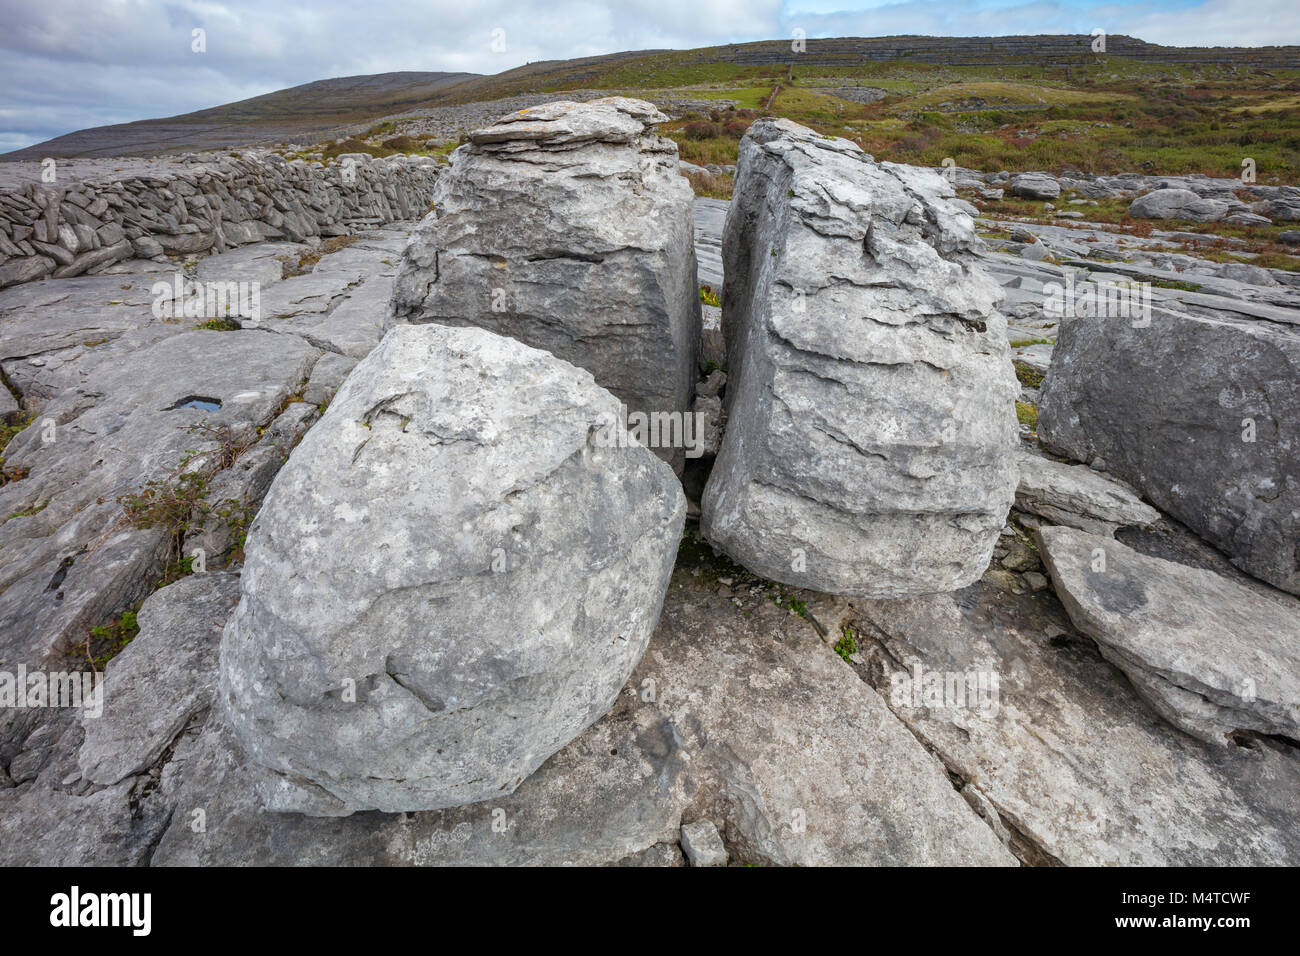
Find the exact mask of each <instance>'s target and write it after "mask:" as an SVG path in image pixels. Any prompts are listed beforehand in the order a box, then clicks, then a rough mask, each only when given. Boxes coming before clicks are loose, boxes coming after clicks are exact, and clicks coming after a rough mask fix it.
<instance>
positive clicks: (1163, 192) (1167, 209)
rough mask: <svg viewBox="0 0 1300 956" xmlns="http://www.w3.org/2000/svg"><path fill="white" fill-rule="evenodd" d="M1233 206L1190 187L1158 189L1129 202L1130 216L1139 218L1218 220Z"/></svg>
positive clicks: (1194, 220)
mask: <svg viewBox="0 0 1300 956" xmlns="http://www.w3.org/2000/svg"><path fill="white" fill-rule="evenodd" d="M1230 208H1231V207H1230V206H1229V204H1228V203H1226V202H1224V201H1222V200H1218V199H1202V198H1201V197H1200V196H1198V195H1197V194H1196V193H1194V192H1192V191H1191V190H1190V189H1157V190H1155V191H1153V192H1149V193H1147V194H1146V195H1144V196H1139V197H1138V198H1137V199H1134V200H1133V202H1132V203H1130V204H1129V207H1128V212H1129V215H1130V216H1134V217H1136V218H1138V219H1189V220H1191V221H1193V222H1218V221H1219V220H1220V219H1222V218H1223V217H1224V216H1226V215H1227V214H1228V210H1229V209H1230Z"/></svg>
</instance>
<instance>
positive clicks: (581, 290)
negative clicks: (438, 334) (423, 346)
mask: <svg viewBox="0 0 1300 956" xmlns="http://www.w3.org/2000/svg"><path fill="white" fill-rule="evenodd" d="M665 120H667V117H666V116H664V115H663V114H662V113H660V112H659V111H658V110H657V109H656V108H655V107H654V106H652V105H651V104H649V103H645V102H642V101H640V100H632V99H625V98H622V97H611V98H608V99H601V100H594V101H591V102H587V103H571V102H558V103H550V104H547V105H545V106H540V107H535V108H532V109H526V110H520V111H519V112H518V113H513V114H511V115H509V116H505V117H502V118H501V119H500V120H498V121H497V122H496V123H495V124H494V125H492V126H489V127H487V128H486V129H480V130H477V131H475V132H474V133H471V134H470V142H469V143H468V144H467V145H466V146H463V147H462V148H460V149H458V150H456V151H455V152H454V153H453V154H452V156H451V167H450V169H449V170H448V171H447V172H445V173H444V174H443V176H442V178H441V179H440V180H439V183H438V187H437V191H436V195H435V198H434V211H433V213H432V214H430V215H429V216H428V217H426V218H425V220H424V221H423V222H422V223H421V225H420V228H419V230H418V231H417V232H416V234H415V235H414V236H413V237H412V240H411V243H410V245H409V246H408V247H407V250H406V253H405V256H404V258H403V261H402V265H401V268H400V270H399V272H398V276H397V283H396V286H395V288H394V291H393V298H392V306H391V312H392V314H391V315H390V317H389V325H392V324H397V323H403V322H411V323H420V322H436V323H439V324H442V325H455V326H461V325H475V326H479V327H481V328H485V329H490V330H492V331H493V332H498V333H500V334H502V335H509V336H511V337H512V338H516V339H518V340H519V341H521V342H524V343H526V344H528V345H531V346H533V347H535V348H540V349H545V350H547V351H548V352H551V353H552V354H554V355H556V356H558V357H559V358H562V359H564V360H565V361H568V362H572V363H573V364H574V365H577V366H579V367H581V368H585V369H587V370H588V371H590V372H591V373H592V374H593V375H595V377H596V381H597V382H598V383H599V384H600V385H602V386H604V387H605V388H608V389H609V390H610V391H611V392H613V393H614V394H615V395H616V396H618V398H619V399H621V400H622V401H623V402H624V403H625V404H626V405H627V407H628V409H629V412H631V413H636V412H643V413H646V414H650V413H656V412H657V413H661V414H668V413H683V412H688V411H689V410H690V406H691V393H692V388H693V386H694V383H695V374H696V372H695V361H696V353H697V351H698V348H699V336H700V303H699V290H698V287H697V285H696V268H695V248H694V233H693V227H692V198H693V197H692V193H691V188H690V185H689V184H688V183H687V181H686V180H685V179H684V178H682V177H681V176H680V175H679V174H678V162H677V146H676V144H674V143H673V142H672V141H671V140H668V139H664V138H661V137H659V136H656V135H655V134H654V132H653V129H652V125H653V124H654V123H659V122H664V121H665ZM663 444H665V445H666V444H668V443H667V442H664V443H663ZM682 444H683V442H681V441H678V442H677V443H676V447H658V448H657V449H656V450H657V451H658V452H659V453H660V454H661V456H662V457H663V458H665V460H668V461H671V462H673V463H674V464H675V465H680V464H681V462H682V459H683V457H684V456H683V451H682V447H681V446H682Z"/></svg>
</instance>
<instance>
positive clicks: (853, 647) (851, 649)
mask: <svg viewBox="0 0 1300 956" xmlns="http://www.w3.org/2000/svg"><path fill="white" fill-rule="evenodd" d="M857 652H858V638H857V634H856V633H855V632H854V630H853V625H851V624H845V625H844V627H843V628H842V629H841V631H840V639H839V640H838V641H836V643H835V653H836V654H838V655H840V657H842V658H844V660H845V662H846V663H849V664H851V663H853V661H852V660H851V658H852V657H853V655H854V654H856V653H857Z"/></svg>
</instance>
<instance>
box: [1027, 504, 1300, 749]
mask: <svg viewBox="0 0 1300 956" xmlns="http://www.w3.org/2000/svg"><path fill="white" fill-rule="evenodd" d="M1037 536H1038V541H1039V544H1040V547H1041V549H1042V552H1043V560H1044V562H1045V563H1046V564H1047V568H1048V570H1049V571H1050V572H1051V576H1052V581H1053V583H1054V584H1055V586H1056V593H1057V594H1058V595H1059V596H1060V598H1061V601H1062V603H1063V604H1064V605H1065V608H1066V610H1067V611H1068V612H1069V614H1070V620H1071V621H1073V622H1074V624H1075V626H1076V627H1078V628H1079V630H1080V631H1082V632H1083V633H1085V634H1087V635H1088V636H1089V637H1091V638H1093V640H1095V641H1096V642H1097V644H1098V646H1099V647H1100V648H1101V652H1102V654H1103V656H1105V657H1106V659H1107V660H1109V661H1111V662H1112V663H1113V664H1115V666H1116V667H1119V668H1120V669H1121V670H1123V671H1124V672H1125V673H1126V674H1128V675H1129V678H1130V680H1132V681H1133V685H1134V687H1136V688H1137V690H1138V692H1139V693H1141V694H1142V696H1143V697H1145V698H1146V699H1147V700H1148V701H1149V702H1150V703H1151V705H1152V707H1153V708H1154V709H1155V710H1156V711H1157V713H1159V714H1161V715H1162V716H1163V717H1165V718H1166V719H1167V720H1169V721H1170V723H1172V724H1174V725H1175V726H1177V727H1180V728H1182V729H1183V730H1186V731H1187V732H1188V733H1190V734H1192V735H1193V736H1196V737H1199V738H1201V739H1202V740H1205V741H1208V742H1210V743H1215V744H1219V745H1222V746H1231V743H1230V741H1229V740H1228V735H1230V734H1231V733H1233V732H1234V731H1242V730H1248V731H1256V732H1258V733H1262V734H1278V735H1281V736H1284V737H1288V738H1290V739H1292V740H1295V739H1300V642H1298V641H1297V638H1298V637H1300V600H1296V599H1295V598H1292V597H1290V596H1288V595H1281V594H1279V595H1278V596H1277V598H1276V599H1270V598H1268V597H1265V596H1262V595H1260V594H1258V593H1256V592H1253V591H1250V590H1247V589H1246V588H1244V587H1242V586H1241V585H1239V584H1237V583H1235V582H1233V581H1230V580H1229V579H1227V578H1224V577H1221V576H1219V575H1217V574H1215V573H1214V572H1212V571H1205V570H1202V569H1200V568H1192V567H1186V566H1184V565H1182V564H1178V563H1175V562H1173V561H1165V560H1163V559H1161V558H1156V557H1151V556H1148V555H1145V554H1141V553H1140V552H1138V551H1134V550H1133V549H1132V548H1129V547H1127V546H1126V545H1123V544H1121V543H1120V542H1118V541H1109V540H1107V539H1105V538H1100V537H1098V536H1096V535H1091V534H1088V533H1086V532H1083V531H1078V530H1074V529H1070V528H1056V527H1047V528H1040V529H1039V530H1038V532H1037Z"/></svg>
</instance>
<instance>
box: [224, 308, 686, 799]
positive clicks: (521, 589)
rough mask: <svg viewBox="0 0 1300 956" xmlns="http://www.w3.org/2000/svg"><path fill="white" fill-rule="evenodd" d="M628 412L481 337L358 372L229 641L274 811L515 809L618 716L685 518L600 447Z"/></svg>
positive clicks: (266, 535)
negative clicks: (507, 804)
mask: <svg viewBox="0 0 1300 956" xmlns="http://www.w3.org/2000/svg"><path fill="white" fill-rule="evenodd" d="M617 406H618V401H617V399H615V398H614V397H613V396H612V395H610V394H609V393H608V392H606V391H605V390H604V389H602V388H600V387H599V386H597V385H596V384H595V382H594V381H593V380H592V377H591V375H590V374H589V373H587V372H584V371H582V370H580V369H576V368H574V367H573V366H571V365H569V364H568V363H566V362H562V361H560V360H558V359H556V358H554V357H553V356H551V355H548V354H546V353H544V352H541V351H538V350H536V349H532V348H529V347H527V346H525V345H522V344H521V343H519V342H516V341H514V340H512V339H509V338H505V337H502V336H498V335H494V334H492V333H490V332H486V331H484V330H481V329H452V328H447V327H444V326H403V327H400V328H396V329H393V330H392V331H390V332H389V333H388V334H387V335H386V336H385V338H384V339H383V341H382V342H381V343H380V345H379V346H378V347H377V348H376V349H375V351H374V352H372V353H371V354H370V355H369V356H368V357H367V358H366V359H365V360H363V361H362V362H361V363H360V364H359V365H358V366H357V367H356V369H355V370H354V371H353V373H352V375H351V376H349V378H348V379H347V381H346V382H345V383H344V385H343V387H342V388H341V389H340V390H339V392H338V394H337V395H336V397H335V399H334V401H333V402H332V403H331V405H330V407H329V410H328V412H327V413H326V414H325V416H324V417H323V418H322V419H321V421H320V422H319V423H318V424H317V425H316V427H314V428H313V429H312V430H311V431H310V432H309V433H308V434H307V437H306V438H305V439H304V440H303V442H302V444H301V445H299V447H298V448H297V449H296V450H295V451H294V453H293V455H292V456H291V458H290V460H289V462H288V463H287V464H286V465H285V466H284V468H283V469H282V470H281V472H280V474H279V475H278V476H277V477H276V480H275V483H274V484H273V485H272V487H271V490H270V492H269V493H268V495H267V499H266V502H265V504H264V506H263V508H262V510H261V512H260V513H259V514H258V517H257V519H256V521H255V522H254V524H253V526H252V528H251V529H250V533H249V538H248V544H247V548H246V554H247V562H246V564H245V566H244V572H243V577H242V586H243V595H242V599H241V601H240V604H239V607H238V609H237V611H236V613H235V616H234V618H233V619H232V620H231V622H230V623H229V624H228V625H227V627H226V630H225V634H224V637H223V641H222V648H221V677H220V680H221V685H220V695H221V704H222V705H223V709H224V714H225V718H226V720H227V721H228V722H229V725H230V727H231V728H232V730H233V731H234V734H235V736H236V738H237V739H238V740H239V742H240V743H241V744H242V746H243V748H244V749H245V750H246V751H247V754H248V756H249V757H250V758H251V760H252V762H253V763H255V764H257V765H259V766H260V767H261V768H263V769H264V770H265V774H264V779H263V781H262V782H261V784H260V785H259V786H260V789H261V791H262V796H263V799H264V800H265V803H266V806H267V807H268V808H269V809H272V810H296V811H300V812H303V813H307V814H311V815H319V816H329V815H346V814H349V813H352V812H354V811H357V810H368V809H378V810H384V811H389V812H395V811H405V810H430V809H438V808H442V807H450V806H456V805H460V804H466V803H471V802H474V801H479V800H486V799H488V798H490V797H494V796H501V795H504V794H508V793H510V792H512V791H513V790H514V789H515V788H516V787H517V786H518V785H519V784H520V782H521V781H523V780H524V778H526V777H527V776H528V775H529V774H531V773H532V772H533V771H534V770H535V769H537V767H538V766H539V765H540V764H541V763H542V762H543V761H544V760H546V758H547V757H549V756H551V755H552V754H553V753H555V752H556V751H557V750H559V749H560V748H561V747H563V746H564V745H565V744H566V743H568V742H569V741H570V740H572V739H573V738H574V737H575V736H577V735H578V734H579V733H580V732H582V731H583V730H584V729H585V728H586V727H588V726H590V725H591V724H592V723H593V722H594V721H595V720H597V719H598V718H599V717H600V716H601V715H602V714H604V713H605V712H606V711H608V710H609V708H610V706H611V705H612V704H613V702H614V699H615V697H616V695H617V694H618V691H619V688H620V687H622V685H623V683H624V682H625V681H626V680H627V677H628V675H629V674H630V673H631V671H632V668H633V667H634V666H635V665H636V663H637V661H638V660H639V659H640V657H641V655H642V653H643V652H644V650H645V646H646V642H647V641H648V640H649V637H650V633H651V631H652V630H653V629H654V626H655V622H656V620H657V619H658V616H659V611H660V607H661V605H662V602H663V597H664V591H665V588H666V587H667V581H668V576H669V574H670V573H671V571H672V566H673V560H674V558H675V556H676V553H677V543H678V540H679V539H680V537H681V531H682V524H683V521H684V518H685V499H684V497H683V495H682V492H681V489H680V487H679V485H678V484H677V481H676V479H675V478H674V477H673V474H672V472H671V470H670V469H669V468H668V466H667V465H665V464H664V463H663V462H661V461H659V460H658V459H656V458H655V456H654V455H652V454H651V453H650V452H649V451H648V450H647V449H645V448H643V447H639V446H635V445H633V446H630V447H617V446H613V447H611V446H610V443H609V442H608V441H604V440H602V439H601V438H600V437H599V436H601V435H602V434H603V431H602V423H603V422H604V421H607V420H610V419H611V418H612V416H613V415H615V414H616V410H617ZM323 476H324V477H323Z"/></svg>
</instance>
